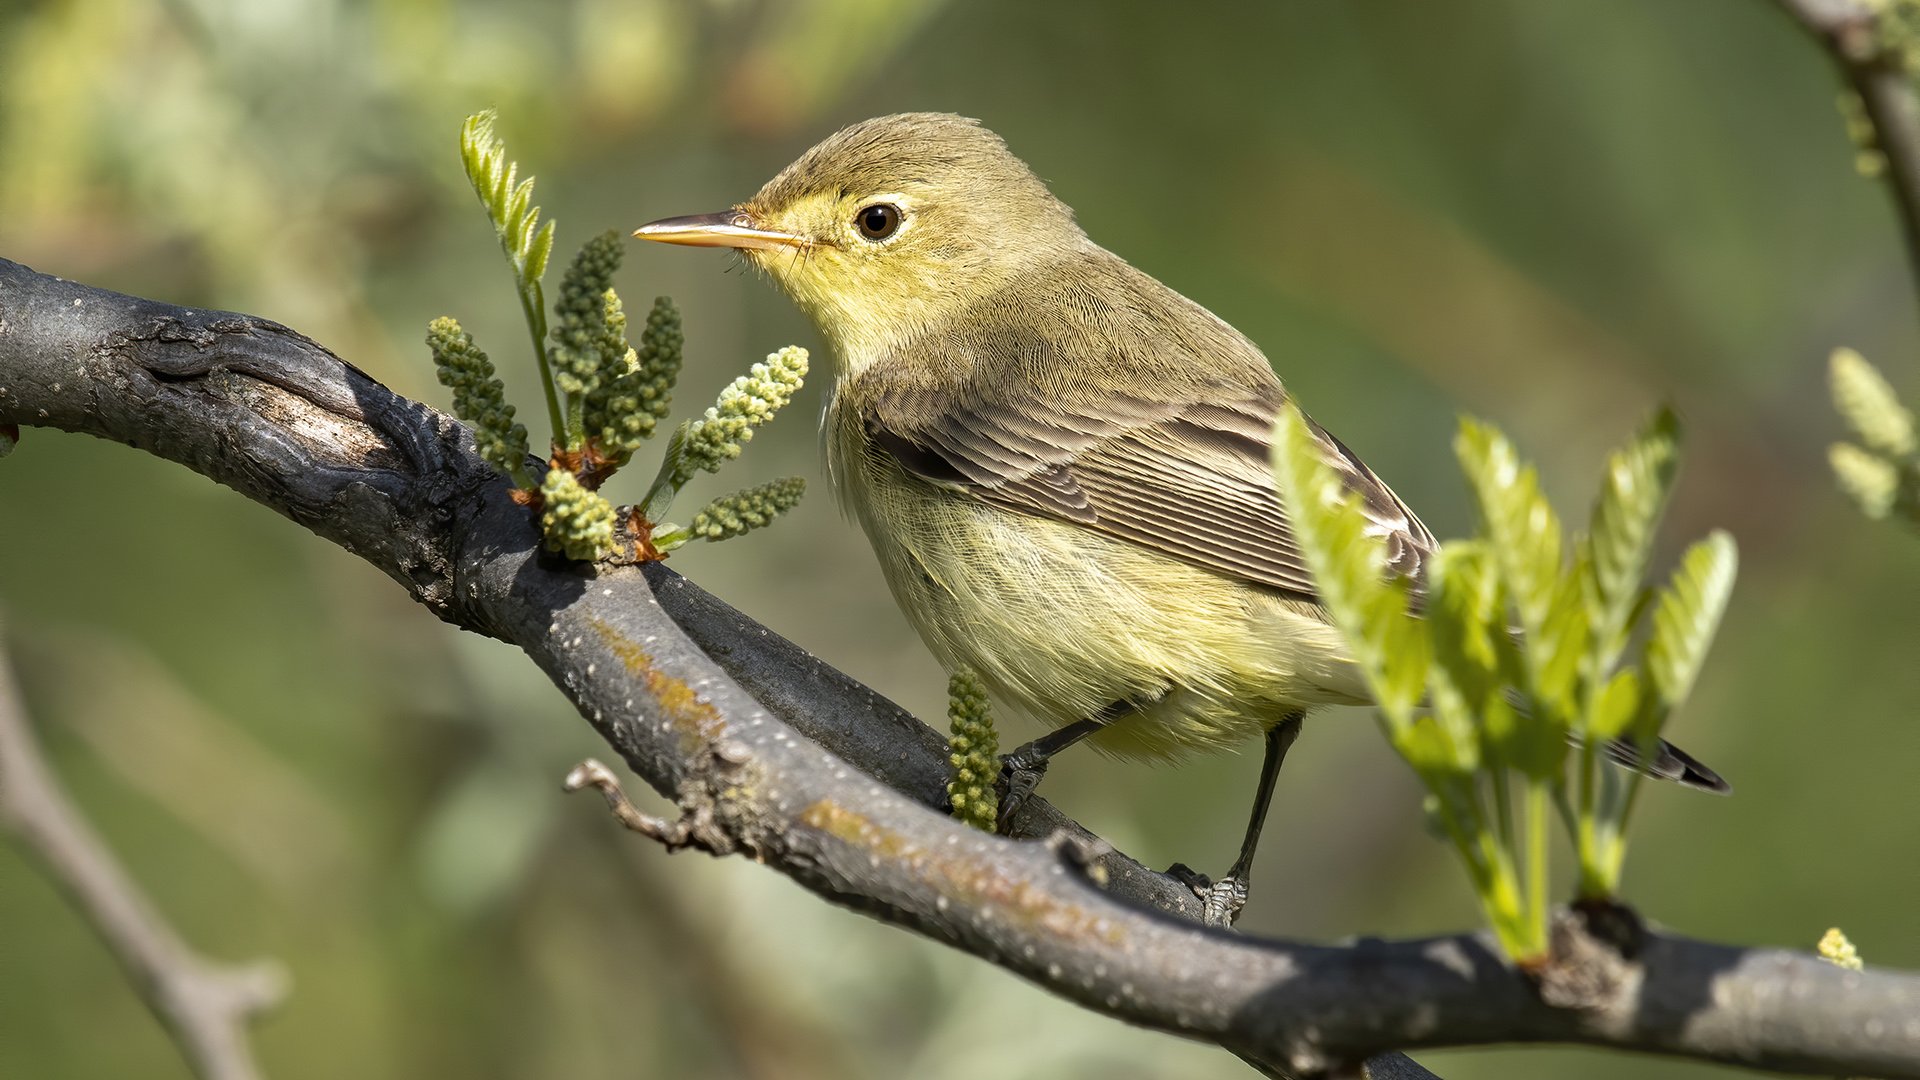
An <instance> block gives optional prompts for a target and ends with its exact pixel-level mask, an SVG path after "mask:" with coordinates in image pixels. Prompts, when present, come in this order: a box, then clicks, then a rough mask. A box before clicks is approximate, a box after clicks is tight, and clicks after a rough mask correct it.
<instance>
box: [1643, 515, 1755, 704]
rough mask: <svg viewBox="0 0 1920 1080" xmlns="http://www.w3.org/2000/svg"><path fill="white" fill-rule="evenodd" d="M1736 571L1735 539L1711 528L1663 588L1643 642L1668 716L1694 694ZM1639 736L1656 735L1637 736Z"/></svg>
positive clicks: (1651, 684) (1651, 683)
mask: <svg viewBox="0 0 1920 1080" xmlns="http://www.w3.org/2000/svg"><path fill="white" fill-rule="evenodd" d="M1738 570H1739V552H1738V550H1737V549H1736V548H1735V546H1734V543H1733V537H1732V536H1729V535H1728V534H1727V533H1726V532H1724V531H1722V530H1719V529H1715V530H1714V531H1713V532H1712V533H1711V534H1709V535H1708V536H1707V538H1706V539H1705V540H1702V541H1700V542H1699V543H1697V544H1695V545H1693V546H1692V547H1691V548H1688V549H1687V554H1686V556H1685V557H1684V558H1682V559H1681V560H1680V565H1679V567H1678V568H1676V569H1675V570H1674V572H1673V578H1672V580H1671V581H1670V582H1669V583H1668V585H1667V587H1666V588H1665V589H1663V590H1661V593H1660V601H1659V606H1658V607H1657V608H1655V609H1654V613H1653V633H1652V635H1651V636H1650V637H1649V638H1648V639H1647V652H1646V664H1647V683H1648V685H1649V687H1650V688H1651V689H1652V691H1653V693H1654V695H1655V696H1656V697H1657V698H1658V700H1659V703H1660V705H1661V706H1662V707H1663V708H1664V710H1665V711H1667V712H1671V711H1672V710H1674V709H1677V708H1679V707H1680V704H1681V703H1682V702H1684V701H1685V700H1686V699H1687V694H1688V693H1689V692H1691V691H1692V690H1693V680H1694V678H1695V677H1696V676H1698V675H1699V673H1700V661H1701V660H1702V659H1703V658H1704V657H1705V656H1706V654H1707V647H1708V646H1709V645H1711V644H1713V635H1714V633H1715V632H1716V631H1718V630H1719V628H1720V616H1721V615H1722V614H1723V613H1724V612H1725V611H1726V609H1727V598H1728V597H1729V596H1730V595H1732V593H1733V579H1734V575H1735V574H1736V573H1737V572H1738ZM1640 734H1641V735H1642V737H1646V736H1651V735H1653V734H1657V732H1641V733H1640Z"/></svg>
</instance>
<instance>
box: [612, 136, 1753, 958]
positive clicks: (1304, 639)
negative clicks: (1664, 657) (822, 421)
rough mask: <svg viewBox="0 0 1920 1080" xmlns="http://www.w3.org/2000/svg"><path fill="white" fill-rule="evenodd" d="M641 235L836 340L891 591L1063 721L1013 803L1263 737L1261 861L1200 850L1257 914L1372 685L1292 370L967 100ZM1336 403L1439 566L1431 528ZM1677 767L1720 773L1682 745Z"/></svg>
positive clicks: (981, 670) (1396, 520)
mask: <svg viewBox="0 0 1920 1080" xmlns="http://www.w3.org/2000/svg"><path fill="white" fill-rule="evenodd" d="M634 235H635V236H640V237H644V238H646V239H649V240H659V241H663V242H666V243H674V244H692V245H698V246H708V247H728V248H736V249H739V250H741V251H743V252H744V253H745V254H746V256H747V258H748V259H749V260H750V261H751V262H752V263H753V264H754V265H755V266H756V267H758V268H760V269H761V270H763V271H765V272H766V273H767V274H768V275H769V276H771V277H772V278H773V280H774V281H775V282H777V283H778V284H779V285H780V287H781V288H782V289H783V290H785V291H786V293H787V295H788V296H790V297H792V298H793V300H794V302H795V303H797V304H798V305H799V306H800V308H801V310H802V311H804V312H805V313H806V314H807V315H808V317H809V318H811V319H812V321H813V323H814V325H815V326H816V327H817V328H818V329H819V332H820V334H821V336H822V337H823V338H825V339H826V342H827V344H828V345H829V346H830V348H831V350H832V352H833V355H834V358H835V360H836V361H837V364H838V369H837V373H838V381H837V382H836V384H835V386H834V388H833V391H832V399H831V404H830V405H829V406H828V410H827V417H826V432H825V442H826V448H827V466H828V472H829V474H830V475H831V478H832V481H833V483H834V485H835V487H836V489H837V492H838V495H839V497H840V500H841V503H842V505H843V506H844V507H845V508H846V509H847V510H848V511H850V512H851V514H852V515H853V516H854V517H855V518H856V519H857V520H858V521H859V522H860V524H861V526H862V528H864V529H865V531H866V534H867V537H868V538H869V539H870V540H871V541H872V543H873V548H874V551H875V553H876V554H878V556H879V559H880V565H881V567H882V568H883V569H884V571H885V573H886V577H887V582H888V584H889V585H890V586H891V587H892V589H893V595H894V599H895V600H897V601H898V602H899V604H900V607H901V609H902V610H903V611H905V613H906V615H907V617H908V619H910V620H911V621H912V623H913V625H914V627H915V628H916V629H918V630H919V632H920V636H921V637H922V638H923V639H925V641H926V643H927V646H928V647H929V648H930V649H931V650H932V651H933V653H934V655H935V656H936V657H938V659H939V660H940V662H941V663H942V664H944V665H946V666H947V668H948V669H949V670H951V669H954V668H958V667H961V666H966V667H970V668H972V669H973V670H974V671H975V672H977V673H978V674H979V676H980V677H981V679H982V680H984V681H985V683H986V684H987V687H988V689H989V691H990V692H991V693H992V694H993V695H994V696H995V697H997V698H998V699H1000V700H1001V701H1003V702H1005V703H1007V704H1010V705H1012V706H1014V707H1016V708H1018V709H1020V710H1022V711H1024V712H1026V713H1028V714H1030V715H1032V716H1034V717H1035V718H1037V719H1039V720H1041V721H1044V722H1045V723H1047V724H1050V725H1052V726H1053V727H1055V728H1056V730H1055V731H1054V732H1052V733H1051V734H1049V735H1047V736H1045V737H1043V738H1041V739H1038V740H1036V741H1034V742H1033V743H1030V744H1028V745H1027V746H1025V747H1022V748H1020V749H1019V750H1016V751H1015V752H1014V753H1013V754H1011V755H1009V757H1008V765H1009V771H1010V777H1011V779H1010V789H1011V790H1010V792H1009V796H1010V797H1009V799H1008V800H1007V806H1006V809H1007V811H1009V812H1010V811H1011V809H1012V808H1013V807H1014V806H1017V804H1018V802H1019V801H1020V800H1021V799H1022V798H1024V796H1025V795H1026V794H1027V793H1028V792H1030V791H1031V790H1032V787H1033V785H1034V784H1035V783H1037V782H1038V779H1039V776H1040V774H1041V772H1042V771H1044V769H1045V767H1046V762H1047V759H1048V758H1049V757H1051V756H1052V754H1054V753H1057V752H1058V751H1059V750H1061V749H1064V748H1065V747H1066V746H1068V745H1071V744H1072V743H1074V742H1077V741H1079V740H1081V739H1086V740H1088V741H1090V742H1091V743H1093V744H1094V745H1095V746H1096V747H1098V748H1100V749H1103V750H1106V751H1108V752H1110V753H1114V754H1118V755H1121V756H1125V757H1131V758H1147V759H1173V758H1178V757H1181V756H1182V755H1185V754H1188V753H1191V752H1194V751H1199V750H1217V749H1223V748H1227V747H1232V746H1235V745H1238V744H1240V743H1243V742H1245V741H1247V740H1249V739H1252V738H1254V737H1258V736H1262V735H1264V736H1265V738H1266V760H1265V763H1264V765H1263V767H1262V771H1261V780H1260V786H1259V792H1258V795H1257V798H1256V801H1255V806H1254V810H1253V816H1252V820H1251V821H1250V822H1249V825H1248V830H1247V835H1246V839H1245V841H1244V843H1243V844H1242V847H1241V852H1240V856H1239V858H1238V859H1237V860H1236V861H1235V862H1234V865H1233V867H1232V869H1231V870H1229V871H1228V874H1227V876H1226V877H1225V878H1224V879H1222V880H1221V881H1219V882H1210V881H1207V880H1206V879H1205V878H1203V877H1201V876H1200V875H1197V874H1193V873H1192V872H1191V871H1185V873H1186V874H1187V875H1188V876H1189V881H1190V883H1192V884H1193V885H1194V887H1195V888H1196V890H1197V891H1199V892H1200V894H1201V896H1202V897H1203V899H1205V900H1206V901H1207V907H1208V911H1209V917H1210V918H1211V919H1213V920H1215V921H1218V922H1230V921H1231V920H1232V919H1233V918H1234V917H1235V916H1237V914H1238V911H1239V909H1240V907H1241V905H1242V904H1243V903H1244V901H1245V897H1246V881H1247V875H1248V870H1249V868H1250V866H1251V863H1252V859H1253V852H1254V847H1255V844H1256V843H1257V841H1258V839H1259V833H1260V828H1261V824H1262V822H1263V820H1264V818H1265V816H1266V809H1267V804H1268V801H1269V799H1270V797H1271V794H1272V790H1273V782H1274V778H1275V776H1276V775H1277V773H1278V770H1279V767H1280V763H1281V761H1282V760H1283V758H1284V757H1285V754H1286V751H1287V748H1288V746H1289V745H1290V744H1291V743H1292V741H1293V738H1294V736H1295V735H1296V734H1297V733H1298V732H1299V729H1300V723H1301V718H1302V716H1303V715H1304V713H1305V711H1306V710H1307V709H1308V708H1311V707H1313V706H1316V705H1326V704H1336V703H1344V704H1365V703H1367V701H1368V695H1367V690H1366V686H1365V684H1364V682H1363V680H1362V679H1361V676H1360V674H1359V671H1358V669H1357V668H1356V666H1355V665H1354V663H1353V661H1352V659H1351V657H1350V656H1349V655H1348V652H1347V649H1346V646H1345V644H1344V643H1343V641H1342V640H1341V637H1340V634H1339V633H1338V631H1336V630H1335V629H1334V628H1333V627H1332V626H1331V625H1330V624H1329V622H1328V619H1327V616H1326V614H1325V612H1324V611H1323V610H1322V609H1321V608H1320V607H1319V605H1318V604H1317V603H1316V602H1315V591H1314V583H1313V579H1312V576H1311V574H1310V573H1309V572H1308V570H1307V567H1306V564H1305V562H1304V560H1303V559H1302V557H1301V555H1300V552H1299V550H1298V548H1297V547H1296V546H1295V544H1294V541H1293V538H1292V535H1291V533H1290V532H1289V529H1288V526H1287V519H1286V515H1285V513H1284V512H1283V511H1282V509H1281V505H1280V501H1279V497H1278V495H1277V493H1276V491H1275V488H1274V481H1273V475H1272V472H1271V468H1270V466H1269V463H1268V449H1269V438H1270V433H1271V430H1272V427H1273V423H1274V419H1275V417H1276V415H1277V413H1278V410H1279V408H1280V407H1281V403H1282V401H1283V399H1284V393H1283V391H1282V390H1281V387H1280V381H1279V379H1278V378H1276V377H1275V375H1274V373H1273V368H1272V365H1270V364H1269V363H1268V361H1267V358H1266V357H1265V356H1264V355H1262V354H1261V352H1260V350H1259V348H1258V347H1256V346H1255V345H1254V344H1253V343H1252V342H1251V341H1249V340H1247V338H1246V337H1245V336H1243V335H1242V334H1241V333H1240V332H1239V331H1237V330H1235V329H1234V328H1233V327H1231V326H1228V325H1227V324H1226V323H1225V322H1223V321H1221V320H1220V319H1219V318H1217V317H1215V316H1214V315H1213V314H1212V313H1211V312H1209V311H1207V310H1206V309H1205V308H1203V307H1201V306H1200V305H1199V304H1196V303H1194V302H1193V301H1191V300H1189V299H1187V298H1186V297H1184V296H1181V295H1180V294H1179V293H1177V292H1174V291H1173V290H1172V289H1169V288H1167V287H1166V286H1165V285H1162V284H1161V283H1160V282H1158V281H1156V280H1154V279H1153V278H1151V277H1149V276H1147V275H1146V274H1144V273H1141V272H1140V271H1139V270H1136V269H1134V268H1133V267H1132V266H1131V265H1129V264H1128V263H1127V262H1126V261H1125V260H1124V259H1121V258H1120V257H1119V256H1117V255H1114V254H1113V253H1112V252H1109V251H1107V250H1106V249H1105V248H1102V247H1100V246H1099V245H1098V244H1095V243H1094V242H1093V241H1092V240H1090V239H1088V238H1087V235H1086V234H1085V233H1084V232H1082V231H1081V230H1080V228H1079V226H1077V225H1076V224H1074V220H1073V211H1072V210H1071V209H1069V208H1068V207H1067V206H1066V205H1065V204H1064V203H1062V202H1060V200H1058V199H1056V198H1054V197H1053V194H1052V193H1051V192H1049V191H1048V190H1047V188H1046V185H1044V184H1043V183H1041V182H1040V180H1039V179H1038V178H1037V177H1035V176H1034V174H1033V172H1032V170H1030V169H1029V168H1028V167H1027V166H1026V164H1025V163H1024V162H1022V161H1021V160H1020V159H1018V158H1016V157H1014V156H1013V154H1011V153H1010V152H1008V150H1007V148H1006V145H1005V144H1004V143H1003V142H1002V141H1001V140H1000V138H999V137H998V136H996V135H995V134H993V133H992V132H991V131H988V130H987V129H985V128H983V127H981V126H980V125H979V124H978V123H977V122H975V121H973V120H969V119H966V118H963V117H959V116H951V115H945V114H938V113H911V114H905V115H900V116H887V117H881V118H879V119H875V120H868V121H865V122H864V123H859V124H855V125H853V126H852V127H849V128H847V129H845V130H844V131H841V132H839V133H838V134H836V135H833V136H832V137H830V138H828V139H827V140H826V141H825V142H822V143H821V144H820V145H818V146H816V147H814V148H813V149H811V150H809V151H807V152H806V153H805V154H804V155H802V156H801V158H800V159H799V160H798V161H796V162H794V163H793V164H792V165H790V166H788V167H787V168H786V170H785V171H783V172H781V173H780V175H778V176H776V177H774V178H773V180H772V181H770V182H769V183H768V184H767V185H766V186H765V187H763V188H761V189H760V192H759V194H757V195H755V196H754V197H753V198H751V199H749V200H747V201H746V202H745V203H742V204H740V205H739V206H737V207H735V208H734V209H732V210H728V211H725V212H722V213H718V214H702V215H698V216H694V217H679V218H669V219H666V220H663V221H656V222H653V223H651V224H648V225H645V226H642V227H641V228H640V229H639V230H638V231H636V232H635V233H634ZM1315 430H1316V432H1318V434H1320V436H1321V437H1322V441H1323V443H1324V446H1325V449H1326V454H1327V459H1328V461H1329V462H1330V463H1331V464H1332V465H1333V466H1334V467H1335V468H1337V469H1338V470H1340V472H1341V475H1342V478H1343V479H1344V480H1345V482H1346V484H1347V485H1348V487H1349V488H1351V489H1352V490H1354V491H1357V492H1359V493H1360V495H1361V497H1362V505H1363V506H1364V508H1365V510H1366V512H1367V514H1368V516H1369V517H1370V518H1371V520H1372V522H1373V531H1374V532H1375V533H1377V534H1378V535H1379V536H1381V537H1384V538H1385V539H1386V541H1387V545H1388V554H1389V559H1390V565H1391V570H1392V572H1393V573H1396V574H1410V575H1416V576H1417V575H1418V574H1419V573H1420V569H1421V564H1422V561H1423V560H1424V559H1425V558H1427V557H1428V556H1429V555H1430V554H1431V553H1432V551H1433V549H1434V539H1433V536H1432V534H1430V533H1429V532H1428V531H1427V529H1426V526H1424V525H1422V524H1421V523H1420V520H1419V519H1418V518H1417V517H1415V516H1414V514H1413V513H1412V511H1410V510H1408V509H1407V507H1406V505H1405V504H1403V503H1402V502H1401V501H1400V499H1399V498H1398V497H1397V496H1395V495H1394V494H1393V492H1392V491H1391V490H1389V489H1388V488H1387V486H1386V485H1385V484H1383V483H1382V482H1381V481H1380V479H1379V478H1378V477H1376V476H1375V475H1374V474H1373V472H1372V471H1371V470H1369V469H1368V468H1367V467H1366V466H1365V465H1364V464H1362V463H1361V461H1360V459H1359V458H1358V457H1357V456H1355V455H1354V454H1353V452H1352V451H1350V450H1348V449H1347V448H1346V447H1345V446H1343V445H1341V444H1340V443H1339V442H1338V441H1337V440H1335V439H1334V438H1333V437H1332V436H1331V435H1328V434H1326V432H1325V431H1323V430H1320V429H1318V428H1316V429H1315ZM1652 771H1654V772H1656V773H1659V774H1663V775H1669V776H1671V777H1673V778H1675V779H1689V780H1691V781H1692V782H1694V783H1696V784H1700V785H1702V786H1712V785H1715V784H1718V783H1719V778H1718V777H1715V776H1713V775H1712V773H1711V772H1710V771H1708V770H1706V769H1704V767H1701V766H1699V765H1698V763H1696V762H1693V761H1692V760H1691V759H1688V758H1685V757H1684V755H1678V754H1677V752H1675V756H1674V757H1673V758H1671V759H1668V758H1665V757H1663V759H1662V761H1661V762H1659V763H1656V765H1655V766H1654V768H1653V770H1652ZM1002 820H1003V821H1004V820H1005V818H1004V816H1003V819H1002ZM1180 869H1181V870H1183V871H1184V868H1180Z"/></svg>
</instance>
